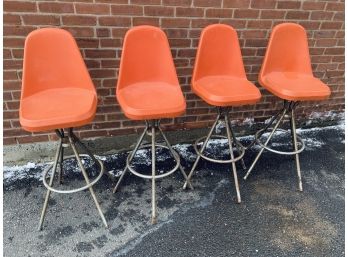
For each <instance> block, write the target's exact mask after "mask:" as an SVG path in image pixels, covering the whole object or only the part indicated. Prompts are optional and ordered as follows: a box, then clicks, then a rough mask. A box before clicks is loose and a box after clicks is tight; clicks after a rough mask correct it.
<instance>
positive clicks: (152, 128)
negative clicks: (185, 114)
mask: <svg viewBox="0 0 348 257" xmlns="http://www.w3.org/2000/svg"><path fill="white" fill-rule="evenodd" d="M156 133H159V134H161V136H162V137H163V139H164V141H165V144H166V145H161V144H157V143H156ZM146 134H148V135H149V136H151V144H144V145H141V143H142V141H143V139H144V137H145V135H146ZM150 146H151V157H152V158H151V159H152V161H151V169H152V175H144V174H141V173H139V172H137V171H136V170H135V169H133V168H132V167H131V162H132V160H133V159H134V156H135V154H136V152H137V151H138V150H139V149H142V148H146V147H150ZM156 147H159V148H166V149H168V150H169V152H170V153H171V154H172V156H173V158H174V159H175V161H176V165H175V167H174V168H173V169H171V170H169V171H167V172H165V173H163V174H160V175H156ZM177 169H179V170H180V172H181V173H182V175H183V177H184V178H185V181H187V175H186V173H185V171H184V169H183V168H182V166H181V165H180V156H179V155H178V153H177V152H175V151H174V149H173V148H172V146H171V144H170V143H169V141H168V139H167V137H166V136H165V135H164V133H163V131H162V129H161V128H160V121H159V120H152V121H150V122H148V121H146V126H145V129H144V131H143V133H142V134H141V136H140V138H139V140H138V142H137V144H136V146H135V148H134V150H133V151H132V152H131V153H130V154H129V155H128V157H127V162H126V167H125V168H124V170H123V171H122V173H121V176H120V178H119V179H118V181H117V184H116V186H115V187H114V189H113V193H115V192H116V191H117V189H118V188H119V186H120V184H121V182H122V180H123V178H124V175H125V174H126V173H127V171H128V170H129V171H130V172H131V173H133V174H134V175H135V176H138V177H141V178H145V179H151V181H152V189H151V192H152V197H151V198H152V215H151V223H152V224H155V223H156V222H157V204H156V179H159V178H163V177H166V176H169V175H171V174H172V173H174V172H175V171H176V170H177ZM189 187H190V188H191V189H193V187H192V185H191V183H189Z"/></svg>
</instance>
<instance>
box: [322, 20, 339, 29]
mask: <svg viewBox="0 0 348 257" xmlns="http://www.w3.org/2000/svg"><path fill="white" fill-rule="evenodd" d="M342 25H343V23H342V22H335V21H333V22H330V21H326V22H322V23H321V26H320V29H330V30H331V29H340V28H341V27H342Z"/></svg>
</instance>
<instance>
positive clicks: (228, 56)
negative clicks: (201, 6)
mask: <svg viewBox="0 0 348 257" xmlns="http://www.w3.org/2000/svg"><path fill="white" fill-rule="evenodd" d="M191 84H192V90H193V92H194V93H195V94H197V95H198V96H199V97H201V98H202V99H203V100H204V101H205V102H207V103H208V104H210V105H214V106H220V107H223V106H236V105H244V104H253V103H256V102H258V101H259V100H260V98H261V94H260V91H259V90H258V89H257V87H256V86H255V85H253V84H252V83H251V82H249V81H248V79H247V77H246V75H245V70H244V66H243V60H242V55H241V51H240V47H239V41H238V36H237V33H236V31H235V30H234V29H233V28H232V27H231V26H228V25H224V24H214V25H210V26H208V27H206V28H205V29H204V30H203V32H202V34H201V38H200V42H199V46H198V50H197V56H196V63H195V68H194V72H193V76H192V83H191Z"/></svg>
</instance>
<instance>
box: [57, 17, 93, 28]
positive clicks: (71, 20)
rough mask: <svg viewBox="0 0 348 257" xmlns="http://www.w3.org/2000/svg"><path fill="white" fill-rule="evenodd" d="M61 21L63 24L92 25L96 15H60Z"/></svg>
mask: <svg viewBox="0 0 348 257" xmlns="http://www.w3.org/2000/svg"><path fill="white" fill-rule="evenodd" d="M62 21H63V24H64V25H68V26H70V25H80V26H92V25H96V24H97V19H96V17H92V16H83V15H72V16H62Z"/></svg>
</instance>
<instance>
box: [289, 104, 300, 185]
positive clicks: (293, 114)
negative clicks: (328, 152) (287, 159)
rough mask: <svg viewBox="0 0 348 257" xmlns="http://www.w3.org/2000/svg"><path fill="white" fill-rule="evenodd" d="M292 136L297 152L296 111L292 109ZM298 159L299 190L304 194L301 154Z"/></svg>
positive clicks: (296, 157)
mask: <svg viewBox="0 0 348 257" xmlns="http://www.w3.org/2000/svg"><path fill="white" fill-rule="evenodd" d="M290 123H291V134H292V141H293V145H294V149H295V151H297V149H298V148H297V137H296V124H295V113H294V109H291V120H290ZM295 159H296V169H297V177H298V189H299V190H300V191H301V192H302V191H303V188H302V178H301V168H300V157H299V154H298V153H297V154H295Z"/></svg>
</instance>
